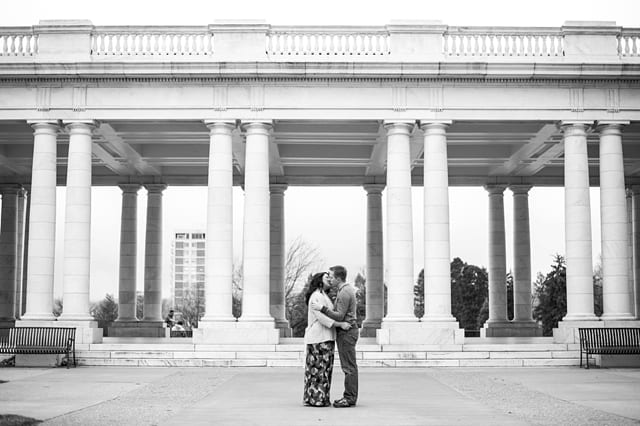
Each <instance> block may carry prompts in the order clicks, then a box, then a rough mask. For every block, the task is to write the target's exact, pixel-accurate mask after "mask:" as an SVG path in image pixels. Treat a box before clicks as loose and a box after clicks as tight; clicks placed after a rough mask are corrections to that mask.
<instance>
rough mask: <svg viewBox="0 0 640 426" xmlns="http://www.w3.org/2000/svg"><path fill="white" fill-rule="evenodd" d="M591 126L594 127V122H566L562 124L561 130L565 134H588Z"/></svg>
mask: <svg viewBox="0 0 640 426" xmlns="http://www.w3.org/2000/svg"><path fill="white" fill-rule="evenodd" d="M591 126H593V120H564V121H561V122H560V128H561V129H562V131H563V133H565V134H566V133H572V132H581V133H586V131H587V129H588V128H589V127H591Z"/></svg>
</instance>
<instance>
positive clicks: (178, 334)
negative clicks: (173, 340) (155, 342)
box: [169, 330, 193, 337]
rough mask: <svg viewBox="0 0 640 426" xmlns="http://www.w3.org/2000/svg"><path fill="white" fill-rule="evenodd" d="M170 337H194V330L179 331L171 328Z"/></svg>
mask: <svg viewBox="0 0 640 426" xmlns="http://www.w3.org/2000/svg"><path fill="white" fill-rule="evenodd" d="M169 336H170V337H193V330H184V331H178V330H171V332H170V334H169Z"/></svg>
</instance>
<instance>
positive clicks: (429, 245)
mask: <svg viewBox="0 0 640 426" xmlns="http://www.w3.org/2000/svg"><path fill="white" fill-rule="evenodd" d="M420 124H421V126H420V127H421V129H422V130H423V132H424V317H423V318H422V321H425V322H431V321H435V322H452V323H456V326H455V328H457V322H456V319H455V318H454V317H453V315H451V267H450V262H451V249H450V242H449V166H448V164H447V136H446V130H447V127H448V125H449V124H450V122H428V121H422V122H421V123H420Z"/></svg>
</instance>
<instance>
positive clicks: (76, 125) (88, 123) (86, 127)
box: [62, 120, 100, 135]
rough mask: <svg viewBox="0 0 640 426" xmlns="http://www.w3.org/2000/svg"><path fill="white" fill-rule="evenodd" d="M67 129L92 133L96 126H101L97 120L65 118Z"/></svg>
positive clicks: (74, 132)
mask: <svg viewBox="0 0 640 426" xmlns="http://www.w3.org/2000/svg"><path fill="white" fill-rule="evenodd" d="M62 124H64V126H65V130H67V131H68V132H69V133H73V134H78V133H80V134H82V133H84V134H89V135H90V134H91V133H92V132H93V130H94V129H95V128H96V127H99V126H100V123H98V122H97V121H96V120H63V121H62Z"/></svg>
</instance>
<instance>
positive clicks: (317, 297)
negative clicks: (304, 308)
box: [308, 292, 335, 328]
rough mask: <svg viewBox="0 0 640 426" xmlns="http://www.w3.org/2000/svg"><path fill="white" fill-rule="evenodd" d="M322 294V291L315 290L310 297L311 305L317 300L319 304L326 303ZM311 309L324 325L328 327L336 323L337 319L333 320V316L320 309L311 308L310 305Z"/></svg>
mask: <svg viewBox="0 0 640 426" xmlns="http://www.w3.org/2000/svg"><path fill="white" fill-rule="evenodd" d="M322 299H323V298H322V296H321V294H320V293H318V292H315V293H313V294H312V295H311V298H310V299H309V305H311V303H312V302H314V301H315V302H317V303H319V304H324V300H322ZM308 309H309V310H311V312H312V313H313V315H314V316H315V317H316V319H317V320H318V322H319V323H320V324H322V325H324V326H325V327H327V328H331V327H333V326H334V325H335V321H334V320H332V319H331V318H329V317H328V316H326V315H325V314H323V313H322V312H320V311H316V310H315V309H311V307H310V306H309V307H308Z"/></svg>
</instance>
